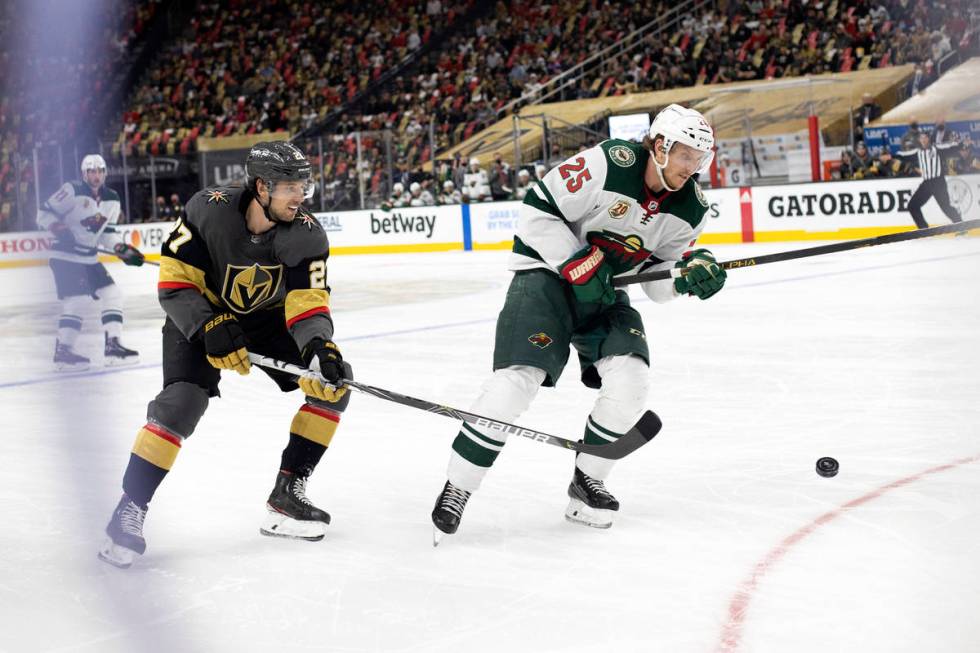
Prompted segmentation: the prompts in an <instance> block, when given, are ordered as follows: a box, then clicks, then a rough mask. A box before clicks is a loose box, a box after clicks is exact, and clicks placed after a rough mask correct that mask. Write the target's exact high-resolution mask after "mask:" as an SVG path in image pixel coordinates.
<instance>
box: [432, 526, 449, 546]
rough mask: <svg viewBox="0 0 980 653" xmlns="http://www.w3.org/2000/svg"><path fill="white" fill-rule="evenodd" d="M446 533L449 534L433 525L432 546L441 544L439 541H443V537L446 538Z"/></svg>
mask: <svg viewBox="0 0 980 653" xmlns="http://www.w3.org/2000/svg"><path fill="white" fill-rule="evenodd" d="M446 535H447V534H446V533H443V532H442V531H440V530H439V529H438V528H436V526H435V525H433V526H432V546H433V547H437V546H439V542H442V538H444V537H445V536H446Z"/></svg>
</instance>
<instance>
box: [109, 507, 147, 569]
mask: <svg viewBox="0 0 980 653" xmlns="http://www.w3.org/2000/svg"><path fill="white" fill-rule="evenodd" d="M144 519H146V508H141V507H140V506H138V505H136V504H135V503H134V502H133V501H132V500H131V499H130V498H129V497H128V496H126V495H125V494H123V495H122V498H121V499H119V505H117V506H116V509H115V510H114V511H113V513H112V519H110V520H109V525H108V526H106V529H105V533H106V535H108V537H107V538H106V541H105V543H104V544H103V545H102V549H101V550H100V551H99V559H100V560H104V561H106V562H108V563H109V564H110V565H115V566H116V567H119V568H121V569H127V568H128V567H129V566H130V565H132V564H133V561H134V560H135V559H136V556H141V555H143V552H144V551H146V540H144V539H143V520H144Z"/></svg>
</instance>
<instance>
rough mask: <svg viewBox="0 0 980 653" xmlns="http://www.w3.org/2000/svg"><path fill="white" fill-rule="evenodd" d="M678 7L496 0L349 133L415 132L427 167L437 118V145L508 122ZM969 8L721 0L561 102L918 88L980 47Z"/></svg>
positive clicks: (608, 63) (417, 154)
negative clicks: (823, 76) (832, 87)
mask: <svg viewBox="0 0 980 653" xmlns="http://www.w3.org/2000/svg"><path fill="white" fill-rule="evenodd" d="M674 6H676V3H666V2H656V1H654V0H641V1H639V2H632V3H609V2H600V1H599V0H588V1H586V0H579V1H570V2H556V3H554V4H541V5H537V4H533V3H525V2H520V1H518V0H507V1H506V2H504V1H501V2H498V3H497V8H496V12H495V13H494V14H493V15H491V16H488V17H486V18H484V19H481V20H478V21H476V22H475V24H474V25H473V26H472V28H471V29H470V31H469V33H466V34H458V35H456V36H454V37H453V38H451V39H449V40H448V41H447V42H446V45H445V46H444V47H443V48H442V49H441V50H440V51H434V52H432V53H430V54H429V55H428V56H427V57H425V58H424V60H423V61H422V62H421V64H420V66H419V68H418V71H417V72H416V74H415V75H414V76H409V77H405V78H400V79H398V80H396V82H395V83H394V85H393V86H392V87H391V88H389V89H385V90H384V91H382V92H380V93H378V94H376V95H375V96H374V98H373V99H372V100H371V101H369V102H368V103H367V104H366V106H365V107H364V114H363V115H361V116H359V117H358V118H357V120H353V119H352V120H351V121H350V122H349V123H348V124H345V125H342V126H341V128H342V129H357V128H368V129H382V128H391V129H393V130H394V131H395V132H396V133H397V134H403V133H404V134H408V136H409V138H408V139H406V142H405V143H403V144H401V145H400V146H399V152H398V155H399V158H400V159H402V160H403V163H404V164H405V165H406V166H407V167H409V168H414V167H418V165H419V164H420V163H422V162H424V161H425V160H426V159H425V157H424V156H423V155H424V154H425V153H426V148H423V147H419V141H420V140H425V139H426V137H427V136H428V135H427V134H425V133H420V132H424V131H425V127H426V126H427V123H428V122H429V121H431V122H432V126H433V132H434V134H435V141H436V150H442V149H444V148H446V147H448V146H451V145H453V144H455V143H458V142H460V141H462V140H465V139H466V138H468V137H469V136H470V135H472V134H474V133H476V132H478V131H479V130H481V129H483V128H485V127H487V126H489V125H490V124H492V123H494V122H496V121H497V120H498V119H499V118H501V117H503V114H502V113H501V111H502V110H503V109H504V108H506V107H509V106H512V103H513V102H514V101H515V100H516V101H517V102H518V104H517V105H515V108H516V106H519V104H520V102H521V101H524V102H530V101H533V100H534V99H535V97H537V94H538V92H539V91H540V89H541V88H542V87H543V85H544V84H546V83H547V82H548V81H549V80H551V79H552V78H554V77H555V76H557V75H560V74H561V73H562V72H563V71H566V70H568V69H569V68H571V67H572V66H574V65H576V64H577V63H580V62H582V61H584V60H586V59H588V58H589V57H590V56H592V55H594V54H595V53H597V52H599V51H601V50H602V49H604V48H605V47H607V46H609V45H611V44H614V43H616V42H618V41H620V40H621V39H623V37H624V36H626V35H627V34H629V33H630V32H632V31H633V30H635V29H636V28H638V27H640V26H643V25H646V24H647V23H650V22H651V21H654V20H655V19H657V18H658V17H661V16H664V15H668V14H669V11H670V9H671V7H674ZM709 6H710V5H709ZM971 6H972V5H971V3H969V2H966V1H962V0H951V1H948V2H939V3H929V4H927V3H924V2H916V3H911V2H904V1H902V0H882V1H877V2H873V1H868V0H854V1H850V2H843V1H842V2H788V1H786V0H766V1H763V0H753V1H751V2H748V3H735V2H721V3H718V7H719V8H718V10H717V11H716V10H708V11H705V12H703V13H701V14H690V15H684V17H683V18H681V19H679V20H678V24H677V25H676V26H675V27H674V28H673V29H668V30H666V31H665V32H663V33H662V34H659V35H651V36H649V37H648V38H647V39H646V40H645V41H644V43H643V45H642V47H640V48H638V49H637V50H636V51H635V52H633V53H627V54H626V55H622V56H614V55H610V56H608V57H604V58H603V63H602V65H600V66H597V67H596V68H594V69H592V70H591V71H590V72H588V73H587V74H586V75H584V76H583V77H582V78H581V79H580V80H579V81H578V84H577V86H576V87H575V88H574V89H573V90H570V91H569V92H567V93H565V94H564V96H563V97H562V98H561V99H581V98H592V97H603V96H609V95H620V94H624V93H633V92H644V91H656V90H661V89H668V88H677V87H683V86H691V85H694V84H710V83H720V82H731V81H744V80H754V79H772V78H778V77H787V76H800V75H813V74H820V73H825V72H846V71H849V70H862V69H868V68H878V67H884V66H890V65H900V64H904V63H916V64H917V66H918V67H917V73H916V77H915V78H914V79H913V82H912V83H911V84H910V87H911V88H910V92H918V91H921V90H922V89H924V88H925V87H926V86H927V85H928V84H929V83H931V81H933V80H934V79H935V78H936V65H937V63H938V62H939V61H940V60H941V59H942V58H943V57H944V56H946V55H947V54H948V53H949V52H951V51H952V50H953V49H958V50H959V51H962V52H976V51H977V36H978V31H977V28H978V25H977V23H976V20H974V21H973V22H971V21H970V14H969V10H970V7H971ZM876 117H877V116H876Z"/></svg>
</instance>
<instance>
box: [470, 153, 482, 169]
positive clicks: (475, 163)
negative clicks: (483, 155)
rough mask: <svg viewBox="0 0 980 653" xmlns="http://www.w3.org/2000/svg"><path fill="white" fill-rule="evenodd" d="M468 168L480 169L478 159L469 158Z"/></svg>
mask: <svg viewBox="0 0 980 653" xmlns="http://www.w3.org/2000/svg"><path fill="white" fill-rule="evenodd" d="M470 166H476V167H477V168H479V167H480V159H478V158H476V157H475V156H474V157H471V158H470Z"/></svg>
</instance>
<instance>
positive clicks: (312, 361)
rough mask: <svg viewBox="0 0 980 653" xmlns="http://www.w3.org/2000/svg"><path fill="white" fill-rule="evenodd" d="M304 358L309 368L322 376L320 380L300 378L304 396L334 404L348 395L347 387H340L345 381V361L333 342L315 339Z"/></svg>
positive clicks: (299, 381)
mask: <svg viewBox="0 0 980 653" xmlns="http://www.w3.org/2000/svg"><path fill="white" fill-rule="evenodd" d="M303 358H304V359H305V360H306V364H307V366H308V367H309V368H310V369H311V370H313V371H314V372H317V373H319V375H320V377H319V378H309V377H300V378H299V380H298V381H297V383H299V387H300V389H301V390H302V391H303V394H305V395H306V396H308V397H314V398H316V399H322V400H323V401H329V402H331V403H334V402H337V401H339V400H340V398H341V397H343V396H344V394H346V393H347V388H346V387H340V386H341V384H342V383H343V380H344V373H345V369H344V368H345V366H344V359H343V357H342V356H341V355H340V350H339V349H337V345H335V344H334V343H333V341H332V340H321V339H320V338H315V339H313V340H312V341H311V342H310V344H308V345H307V346H306V349H305V351H304V354H303ZM324 381H326V382H324Z"/></svg>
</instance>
